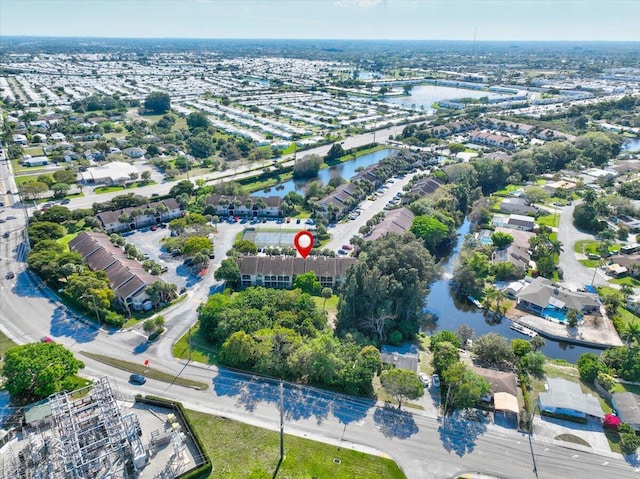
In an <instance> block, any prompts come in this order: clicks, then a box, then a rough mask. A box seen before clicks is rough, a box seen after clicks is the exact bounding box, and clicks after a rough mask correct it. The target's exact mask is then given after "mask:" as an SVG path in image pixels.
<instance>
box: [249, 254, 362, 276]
mask: <svg viewBox="0 0 640 479" xmlns="http://www.w3.org/2000/svg"><path fill="white" fill-rule="evenodd" d="M237 261H238V266H239V267H240V274H248V275H251V276H254V275H258V274H260V275H262V276H265V275H275V276H290V277H293V276H297V275H300V274H304V273H307V272H309V271H313V272H315V273H316V276H331V277H333V278H336V277H344V276H345V274H346V272H347V270H348V269H349V267H350V266H351V265H353V264H355V263H357V262H358V260H357V259H356V258H350V257H347V258H328V257H325V256H311V257H309V258H306V259H303V258H298V257H295V258H294V257H292V256H241V257H240V258H238V260H237Z"/></svg>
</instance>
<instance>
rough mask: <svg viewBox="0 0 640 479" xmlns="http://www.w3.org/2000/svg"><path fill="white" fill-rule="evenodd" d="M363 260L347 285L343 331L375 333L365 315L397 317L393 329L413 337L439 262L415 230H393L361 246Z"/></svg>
mask: <svg viewBox="0 0 640 479" xmlns="http://www.w3.org/2000/svg"><path fill="white" fill-rule="evenodd" d="M361 248H362V250H361V253H360V255H359V261H358V263H357V264H355V265H353V266H351V267H350V268H349V270H348V271H347V276H346V279H345V282H344V285H343V287H342V295H341V299H340V304H339V312H338V330H339V331H344V332H346V331H349V330H352V329H357V330H360V331H361V332H363V333H364V334H366V335H369V336H372V335H373V333H372V331H371V330H370V329H368V328H364V327H363V326H362V324H361V321H362V320H363V318H371V317H380V316H384V315H385V314H389V315H391V316H392V317H393V325H394V326H397V328H396V327H392V328H391V329H400V330H401V332H402V334H403V337H405V338H410V337H413V335H414V334H415V332H416V331H417V329H418V322H419V319H420V317H421V316H422V311H423V308H424V297H425V295H426V292H427V288H428V286H429V285H430V284H431V283H432V282H433V281H434V280H435V279H436V278H437V276H438V272H439V270H438V267H437V266H436V264H435V262H434V260H433V258H432V257H431V255H430V254H429V252H428V251H427V250H426V249H424V247H423V246H422V244H421V243H420V241H419V240H417V239H416V238H415V237H414V236H413V235H404V236H399V235H395V234H388V235H385V236H384V237H382V238H379V239H377V240H375V241H369V242H366V243H364V244H363V245H362V246H361Z"/></svg>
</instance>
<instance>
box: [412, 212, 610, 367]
mask: <svg viewBox="0 0 640 479" xmlns="http://www.w3.org/2000/svg"><path fill="white" fill-rule="evenodd" d="M470 231H471V223H470V222H469V221H468V220H465V222H464V223H463V224H462V226H461V227H460V228H459V229H458V232H457V233H458V242H457V244H456V246H455V247H454V249H453V251H452V252H451V255H450V256H449V257H447V258H444V259H443V260H442V262H441V266H442V269H443V271H444V272H445V275H444V276H445V277H447V278H450V277H451V276H450V274H451V272H452V271H453V267H454V265H455V263H456V261H457V259H458V255H459V254H460V247H461V246H462V242H463V240H464V237H465V236H466V235H467V234H468V233H469V232H470ZM426 302H427V306H426V313H428V314H429V315H430V317H429V318H427V319H426V320H425V321H424V322H423V324H422V326H421V331H422V332H424V333H425V334H432V333H433V332H435V331H437V330H441V329H448V330H450V331H455V330H456V329H458V328H459V327H460V326H461V325H463V324H466V325H468V326H469V327H471V328H472V329H473V330H474V331H475V334H476V337H477V336H482V335H484V334H487V333H490V332H494V333H498V334H500V335H502V336H505V337H506V338H508V339H528V338H527V337H526V336H523V335H521V334H519V333H517V332H515V331H514V330H512V329H511V328H510V327H509V325H510V321H508V320H502V318H500V317H496V315H493V314H491V313H488V314H487V315H485V314H484V312H483V311H482V310H479V309H478V308H476V307H475V306H474V305H473V304H471V303H469V302H466V301H459V300H458V299H457V298H456V297H455V295H454V294H453V291H452V290H451V288H450V280H449V279H442V280H440V281H437V282H435V283H434V284H433V285H432V286H431V290H430V291H429V294H428V295H427V299H426ZM545 341H546V342H547V344H546V346H545V347H544V348H542V352H543V353H544V354H546V355H547V356H548V357H550V358H557V359H565V360H566V361H569V362H576V360H577V359H578V356H580V355H581V354H583V353H596V354H599V353H600V352H601V350H599V349H592V348H586V347H583V346H576V345H573V344H569V343H565V342H556V341H551V340H550V339H546V338H545Z"/></svg>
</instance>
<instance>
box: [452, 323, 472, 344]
mask: <svg viewBox="0 0 640 479" xmlns="http://www.w3.org/2000/svg"><path fill="white" fill-rule="evenodd" d="M475 335H476V332H475V331H474V330H473V328H472V327H471V326H468V325H466V324H461V325H460V326H459V327H458V329H456V336H458V338H459V339H460V343H461V345H462V347H464V348H467V345H468V344H469V341H470V340H472V339H473V337H474V336H475Z"/></svg>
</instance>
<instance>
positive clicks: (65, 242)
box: [58, 233, 78, 246]
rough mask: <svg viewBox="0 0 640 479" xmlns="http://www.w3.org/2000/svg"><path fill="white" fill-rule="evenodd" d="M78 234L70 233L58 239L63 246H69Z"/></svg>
mask: <svg viewBox="0 0 640 479" xmlns="http://www.w3.org/2000/svg"><path fill="white" fill-rule="evenodd" d="M76 236H78V233H68V234H66V235H64V236H63V237H62V238H60V239H59V240H58V243H60V244H61V245H63V246H67V245H68V244H69V242H70V241H71V240H72V239H73V238H75V237H76Z"/></svg>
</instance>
